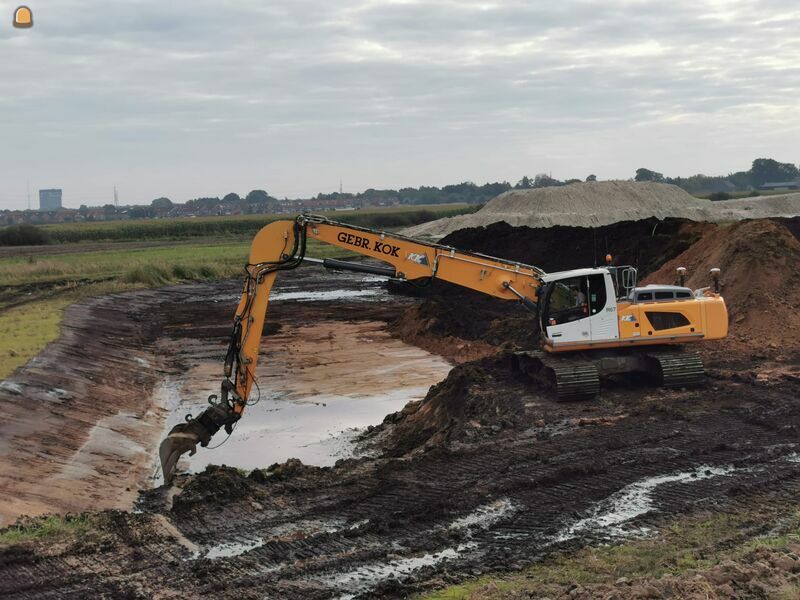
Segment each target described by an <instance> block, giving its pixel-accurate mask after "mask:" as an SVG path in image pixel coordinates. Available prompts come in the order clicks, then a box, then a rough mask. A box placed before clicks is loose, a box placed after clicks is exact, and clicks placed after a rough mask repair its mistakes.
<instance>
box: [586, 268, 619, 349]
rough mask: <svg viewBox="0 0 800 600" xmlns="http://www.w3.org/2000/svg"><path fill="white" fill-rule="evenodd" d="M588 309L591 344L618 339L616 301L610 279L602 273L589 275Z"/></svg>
mask: <svg viewBox="0 0 800 600" xmlns="http://www.w3.org/2000/svg"><path fill="white" fill-rule="evenodd" d="M587 280H588V290H589V292H588V298H587V299H588V307H589V317H590V325H591V336H592V341H593V342H601V341H604V340H616V339H619V324H618V321H617V299H616V292H615V290H614V283H613V282H612V281H611V277H610V276H609V275H606V274H604V273H597V274H596V275H589V277H587Z"/></svg>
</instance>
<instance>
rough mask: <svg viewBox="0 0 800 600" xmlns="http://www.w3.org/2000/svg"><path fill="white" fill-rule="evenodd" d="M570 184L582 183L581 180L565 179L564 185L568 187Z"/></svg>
mask: <svg viewBox="0 0 800 600" xmlns="http://www.w3.org/2000/svg"><path fill="white" fill-rule="evenodd" d="M571 183H583V180H581V179H567V180H566V181H565V182H564V185H569V184H571Z"/></svg>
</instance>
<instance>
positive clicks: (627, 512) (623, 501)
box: [554, 465, 736, 542]
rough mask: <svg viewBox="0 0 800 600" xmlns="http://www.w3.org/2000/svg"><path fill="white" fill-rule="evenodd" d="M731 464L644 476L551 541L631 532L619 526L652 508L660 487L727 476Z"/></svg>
mask: <svg viewBox="0 0 800 600" xmlns="http://www.w3.org/2000/svg"><path fill="white" fill-rule="evenodd" d="M735 470H736V469H735V468H734V467H709V466H705V465H704V466H700V467H697V468H696V469H694V470H692V471H685V472H682V473H674V474H671V475H658V476H655V477H647V478H645V479H642V480H640V481H637V482H634V483H631V484H630V485H627V486H625V487H624V488H622V489H621V490H619V491H618V492H615V493H614V494H612V495H611V496H609V497H608V498H606V499H605V500H602V501H600V502H599V503H597V504H596V505H595V506H594V508H593V509H592V510H591V513H590V515H589V516H587V517H585V518H583V519H580V520H579V521H577V522H576V523H574V524H572V525H570V526H569V527H567V528H566V529H565V530H563V531H562V532H561V533H559V534H558V535H557V536H556V537H555V539H554V541H555V542H565V541H567V540H571V539H573V538H576V537H578V535H580V534H582V533H587V532H596V531H602V533H603V534H604V535H607V536H609V537H620V536H624V535H628V534H629V533H630V532H628V531H625V530H623V528H622V527H620V526H621V525H623V524H624V523H627V522H628V521H631V520H632V519H635V518H636V517H639V516H641V515H644V514H647V513H649V512H651V511H653V510H655V508H656V507H655V503H654V500H653V494H654V492H655V491H656V489H657V488H658V487H659V486H662V485H665V484H669V483H694V482H696V481H702V480H704V479H711V478H712V477H719V476H722V475H728V474H729V473H732V472H733V471H735Z"/></svg>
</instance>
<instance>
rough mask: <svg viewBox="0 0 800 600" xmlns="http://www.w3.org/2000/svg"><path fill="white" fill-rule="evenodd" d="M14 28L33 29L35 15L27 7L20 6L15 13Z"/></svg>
mask: <svg viewBox="0 0 800 600" xmlns="http://www.w3.org/2000/svg"><path fill="white" fill-rule="evenodd" d="M14 27H16V28H17V29H28V28H30V27H33V13H32V12H31V9H30V8H28V7H27V6H19V7H17V9H16V10H15V11H14Z"/></svg>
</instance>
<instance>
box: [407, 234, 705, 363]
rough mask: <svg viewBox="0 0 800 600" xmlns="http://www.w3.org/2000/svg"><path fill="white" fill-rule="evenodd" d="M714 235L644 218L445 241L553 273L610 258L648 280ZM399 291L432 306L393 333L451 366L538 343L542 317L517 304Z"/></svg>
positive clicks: (462, 293) (411, 312)
mask: <svg viewBox="0 0 800 600" xmlns="http://www.w3.org/2000/svg"><path fill="white" fill-rule="evenodd" d="M710 230H716V226H715V225H712V224H709V223H695V222H693V221H688V220H686V219H666V220H664V221H659V220H658V219H644V220H641V221H625V222H621V223H614V224H612V225H606V226H603V227H596V228H587V227H562V226H557V227H549V228H530V227H512V226H510V225H508V224H507V223H494V224H492V225H489V226H488V227H476V228H473V229H462V230H460V231H457V232H455V233H452V234H450V235H449V236H447V237H446V238H444V240H443V242H444V243H446V244H448V245H451V246H454V247H456V248H461V249H464V250H472V251H474V252H481V253H483V254H489V255H492V256H498V257H500V258H507V259H510V260H518V261H521V262H525V263H529V264H535V265H537V266H539V267H541V268H543V269H545V270H546V271H561V270H566V269H575V268H579V267H586V266H593V265H596V264H598V263H599V264H602V263H603V261H604V258H605V255H606V254H607V253H610V254H612V255H613V256H614V257H615V262H616V263H617V264H632V265H635V266H637V267H638V268H639V271H640V273H641V274H647V273H650V272H652V271H653V270H655V269H657V268H658V267H660V266H661V265H662V264H663V262H664V261H665V260H668V259H670V258H673V257H675V256H678V255H679V254H681V253H682V252H684V251H685V250H686V249H688V248H689V247H690V246H691V245H692V244H694V243H695V242H696V241H698V240H699V239H700V238H701V237H702V236H703V234H704V233H705V232H707V231H710ZM673 278H674V277H673V274H670V275H669V277H668V278H667V279H666V280H665V281H664V282H666V283H671V282H672V280H673ZM664 282H662V283H664ZM399 288H400V289H399V291H401V292H404V293H413V294H414V295H417V296H422V297H424V298H425V301H424V302H423V303H422V304H421V305H420V306H414V307H411V308H409V309H407V310H406V312H405V313H403V314H402V315H401V316H400V318H399V319H398V320H397V321H396V322H395V323H394V324H393V326H392V327H393V331H394V333H395V334H396V335H398V336H399V337H400V338H401V339H403V340H404V341H406V342H409V343H413V344H415V345H417V346H421V347H423V348H425V349H426V350H429V351H432V352H437V353H439V354H442V355H444V356H446V357H447V358H449V359H450V360H453V361H455V362H464V361H466V360H475V359H477V358H481V357H483V356H487V355H488V354H491V353H494V352H496V351H497V348H498V347H507V348H532V347H534V346H535V345H536V344H537V340H538V333H539V330H538V323H537V321H536V318H535V317H534V315H532V314H531V313H529V312H528V311H526V310H524V309H523V308H522V307H521V306H520V305H519V304H518V303H516V302H507V301H503V300H497V299H495V298H491V297H489V296H485V295H483V294H480V293H478V292H474V291H472V290H469V289H466V288H462V287H459V286H456V285H453V284H450V283H447V282H443V281H438V280H435V281H432V282H431V283H430V285H428V286H426V287H423V288H416V287H413V286H411V285H409V284H404V285H401V286H399Z"/></svg>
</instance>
